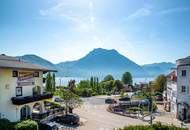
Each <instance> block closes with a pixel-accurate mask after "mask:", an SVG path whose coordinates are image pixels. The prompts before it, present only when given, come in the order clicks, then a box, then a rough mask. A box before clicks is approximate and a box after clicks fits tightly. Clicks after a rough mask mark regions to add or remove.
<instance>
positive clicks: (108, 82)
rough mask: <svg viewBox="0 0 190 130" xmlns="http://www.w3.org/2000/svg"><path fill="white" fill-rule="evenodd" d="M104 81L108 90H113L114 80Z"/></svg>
mask: <svg viewBox="0 0 190 130" xmlns="http://www.w3.org/2000/svg"><path fill="white" fill-rule="evenodd" d="M103 83H104V86H105V89H106V92H109V93H110V92H111V91H113V90H114V80H110V81H106V82H103Z"/></svg>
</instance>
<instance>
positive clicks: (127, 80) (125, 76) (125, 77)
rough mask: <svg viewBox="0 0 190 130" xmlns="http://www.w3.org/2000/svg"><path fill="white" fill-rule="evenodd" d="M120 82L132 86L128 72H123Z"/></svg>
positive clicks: (131, 78)
mask: <svg viewBox="0 0 190 130" xmlns="http://www.w3.org/2000/svg"><path fill="white" fill-rule="evenodd" d="M121 81H122V82H123V83H124V84H128V85H132V84H133V77H132V75H131V73H130V72H125V73H124V74H123V76H122V79H121Z"/></svg>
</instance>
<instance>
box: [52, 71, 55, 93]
mask: <svg viewBox="0 0 190 130" xmlns="http://www.w3.org/2000/svg"><path fill="white" fill-rule="evenodd" d="M52 88H53V91H54V92H55V89H56V82H55V73H53V76H52Z"/></svg>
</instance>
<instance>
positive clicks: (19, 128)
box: [15, 120, 38, 130]
mask: <svg viewBox="0 0 190 130" xmlns="http://www.w3.org/2000/svg"><path fill="white" fill-rule="evenodd" d="M15 130H38V123H37V122H35V121H33V120H24V121H21V122H19V123H17V124H16V125H15Z"/></svg>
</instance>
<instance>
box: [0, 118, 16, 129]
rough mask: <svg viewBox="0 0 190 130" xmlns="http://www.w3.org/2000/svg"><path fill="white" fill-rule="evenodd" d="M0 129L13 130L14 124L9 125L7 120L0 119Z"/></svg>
mask: <svg viewBox="0 0 190 130" xmlns="http://www.w3.org/2000/svg"><path fill="white" fill-rule="evenodd" d="M0 129H2V130H14V123H11V122H10V121H9V120H7V119H0Z"/></svg>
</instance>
